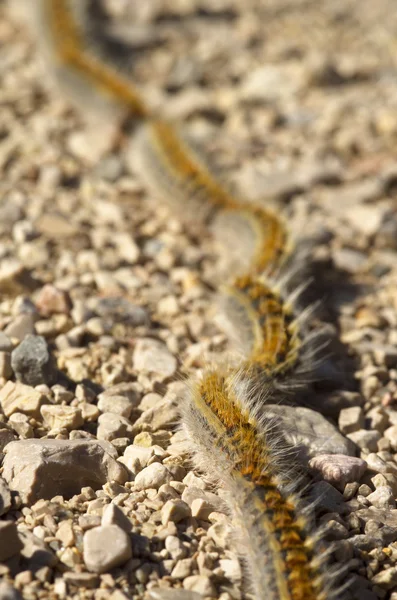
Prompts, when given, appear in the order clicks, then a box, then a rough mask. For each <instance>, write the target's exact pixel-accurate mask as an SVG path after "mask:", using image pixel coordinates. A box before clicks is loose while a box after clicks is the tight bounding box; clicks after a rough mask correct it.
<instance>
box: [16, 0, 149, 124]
mask: <svg viewBox="0 0 397 600" xmlns="http://www.w3.org/2000/svg"><path fill="white" fill-rule="evenodd" d="M13 1H14V0H11V2H13ZM15 1H16V2H17V5H18V6H17V9H16V10H15V9H13V12H16V13H17V14H18V16H19V17H20V18H22V20H25V21H27V22H28V24H29V25H30V26H32V25H33V29H34V30H35V33H36V37H37V40H38V43H39V45H40V47H41V52H42V56H43V57H44V59H45V63H46V67H47V70H48V71H49V72H50V73H51V74H52V76H53V79H55V82H56V84H57V85H58V87H59V89H60V91H61V92H62V93H63V94H65V96H66V97H67V98H68V99H69V100H70V101H71V102H72V103H73V104H74V105H75V107H76V108H77V109H79V110H81V111H82V112H83V114H84V116H86V117H87V119H88V120H94V119H96V120H98V119H113V120H114V121H120V120H122V119H126V118H127V117H128V118H133V119H143V118H146V117H147V116H148V114H149V110H148V109H147V107H146V105H145V103H144V102H143V100H142V99H141V97H140V94H139V93H138V91H137V90H136V88H135V86H134V85H133V83H132V82H131V81H130V80H129V79H128V78H127V77H125V76H123V75H122V74H120V73H119V72H118V71H117V70H115V69H114V68H112V67H110V66H108V65H107V64H105V63H104V62H103V61H101V60H99V59H98V58H97V57H96V56H95V55H94V54H91V53H89V52H88V51H87V46H88V45H89V42H88V40H87V39H86V37H85V34H86V32H85V31H84V28H83V27H82V26H81V20H82V15H83V14H84V15H85V13H86V11H87V10H88V8H87V4H88V3H87V0H81V2H77V1H76V0H19V1H18V0H15ZM105 124H106V122H105Z"/></svg>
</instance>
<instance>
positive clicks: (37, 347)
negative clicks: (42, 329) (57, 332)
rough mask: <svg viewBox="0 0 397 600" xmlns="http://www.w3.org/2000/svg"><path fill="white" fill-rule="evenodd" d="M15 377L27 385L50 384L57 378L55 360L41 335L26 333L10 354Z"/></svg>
mask: <svg viewBox="0 0 397 600" xmlns="http://www.w3.org/2000/svg"><path fill="white" fill-rule="evenodd" d="M11 366H12V368H13V371H14V373H15V376H16V378H17V379H18V380H19V381H21V382H22V383H26V384H27V385H32V386H35V385H40V384H42V383H45V384H47V385H52V384H53V383H55V382H56V379H57V367H56V362H55V359H54V357H53V356H52V354H51V353H50V351H49V349H48V346H47V342H46V341H45V339H44V338H43V337H42V336H41V335H27V336H26V337H25V339H24V340H23V342H21V343H20V344H19V346H18V347H17V348H15V350H14V351H13V352H12V354H11Z"/></svg>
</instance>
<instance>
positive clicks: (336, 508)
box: [310, 481, 348, 514]
mask: <svg viewBox="0 0 397 600" xmlns="http://www.w3.org/2000/svg"><path fill="white" fill-rule="evenodd" d="M310 496H311V497H312V498H313V501H314V502H315V504H316V506H317V507H321V508H322V509H323V510H325V511H327V512H336V513H339V514H343V513H345V512H347V510H348V508H347V506H346V504H345V502H344V498H343V496H342V494H341V493H340V492H338V490H336V489H335V488H334V487H332V485H330V484H329V483H327V482H326V481H319V482H318V483H315V484H314V485H313V487H312V489H311V490H310Z"/></svg>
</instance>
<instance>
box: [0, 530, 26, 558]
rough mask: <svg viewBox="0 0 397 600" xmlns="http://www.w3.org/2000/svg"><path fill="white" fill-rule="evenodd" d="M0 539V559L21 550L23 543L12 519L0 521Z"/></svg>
mask: <svg viewBox="0 0 397 600" xmlns="http://www.w3.org/2000/svg"><path fill="white" fill-rule="evenodd" d="M0 540H1V544H0V561H5V560H8V559H9V558H11V557H12V556H15V554H18V552H20V551H21V550H22V547H23V544H22V542H21V541H20V539H19V537H18V530H17V526H16V524H15V523H14V522H13V521H0Z"/></svg>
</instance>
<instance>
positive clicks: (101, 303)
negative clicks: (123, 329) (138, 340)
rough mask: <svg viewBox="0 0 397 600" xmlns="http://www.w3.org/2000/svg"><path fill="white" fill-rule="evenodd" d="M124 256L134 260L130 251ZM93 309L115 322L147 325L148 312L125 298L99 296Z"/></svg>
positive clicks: (148, 321)
mask: <svg viewBox="0 0 397 600" xmlns="http://www.w3.org/2000/svg"><path fill="white" fill-rule="evenodd" d="M120 235H121V234H120ZM126 256H129V259H130V262H134V261H133V260H132V258H133V257H132V251H131V252H130V253H129V255H128V254H127V255H126ZM94 310H95V312H96V313H97V314H98V315H99V316H100V317H104V318H105V317H106V318H109V319H111V320H112V321H114V322H116V323H125V324H126V325H131V326H132V327H138V326H139V325H148V324H149V323H150V318H149V314H148V312H147V311H146V310H145V309H144V308H142V307H141V306H137V305H136V304H133V303H132V302H129V301H128V300H126V299H125V298H120V297H117V298H112V297H111V298H100V299H99V300H98V302H97V303H96V305H95V309H94Z"/></svg>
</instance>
